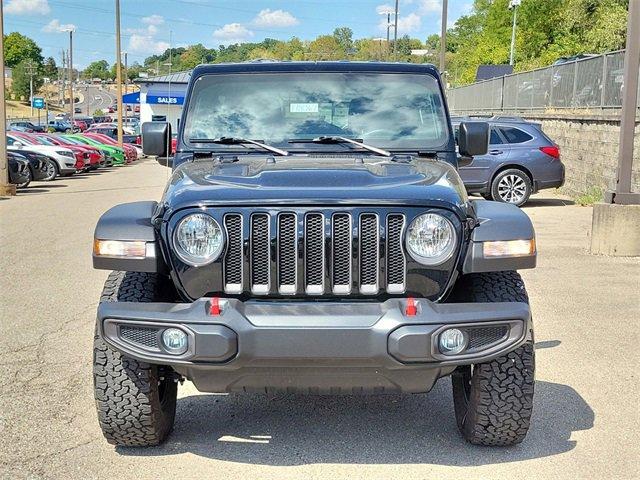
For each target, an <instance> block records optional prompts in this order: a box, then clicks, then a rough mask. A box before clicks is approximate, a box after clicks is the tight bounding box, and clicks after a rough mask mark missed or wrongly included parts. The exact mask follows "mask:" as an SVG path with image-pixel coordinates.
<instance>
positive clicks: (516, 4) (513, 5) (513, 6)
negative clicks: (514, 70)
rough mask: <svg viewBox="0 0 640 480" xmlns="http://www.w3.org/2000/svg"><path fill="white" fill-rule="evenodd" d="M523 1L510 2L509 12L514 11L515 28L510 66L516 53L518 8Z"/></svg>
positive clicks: (512, 36) (512, 32)
mask: <svg viewBox="0 0 640 480" xmlns="http://www.w3.org/2000/svg"><path fill="white" fill-rule="evenodd" d="M521 1H522V0H510V1H509V10H513V26H512V27H511V53H510V54H509V65H513V62H514V55H515V52H516V19H517V17H518V7H519V6H520V2H521Z"/></svg>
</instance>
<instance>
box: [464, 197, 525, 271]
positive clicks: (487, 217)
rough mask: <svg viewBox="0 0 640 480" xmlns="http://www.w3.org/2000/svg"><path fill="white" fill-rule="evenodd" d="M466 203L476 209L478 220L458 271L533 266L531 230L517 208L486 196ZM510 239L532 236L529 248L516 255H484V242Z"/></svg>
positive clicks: (519, 268)
mask: <svg viewBox="0 0 640 480" xmlns="http://www.w3.org/2000/svg"><path fill="white" fill-rule="evenodd" d="M470 203H471V204H472V208H473V209H474V210H475V212H476V218H477V220H478V223H477V225H476V227H475V228H474V229H473V231H472V233H471V241H470V243H469V248H468V249H467V255H466V257H465V260H464V263H463V266H462V273H464V274H467V273H476V272H499V271H504V270H521V269H526V268H535V266H536V260H537V249H536V248H535V230H534V228H533V224H532V223H531V219H530V218H529V216H528V215H527V214H526V213H524V212H523V211H522V210H521V209H520V208H518V207H516V206H515V205H511V204H509V203H501V202H492V201H488V200H472V201H471V202H470ZM513 240H532V241H533V245H534V248H533V251H532V252H531V253H529V254H526V255H518V256H500V257H486V256H485V254H484V243H485V242H508V241H513Z"/></svg>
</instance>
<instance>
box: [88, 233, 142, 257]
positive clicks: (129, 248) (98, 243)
mask: <svg viewBox="0 0 640 480" xmlns="http://www.w3.org/2000/svg"><path fill="white" fill-rule="evenodd" d="M146 253H147V243H146V242H143V241H137V240H136V241H124V240H99V239H97V238H96V239H94V241H93V254H94V255H96V256H99V257H127V258H145V256H146Z"/></svg>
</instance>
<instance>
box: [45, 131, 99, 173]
mask: <svg viewBox="0 0 640 480" xmlns="http://www.w3.org/2000/svg"><path fill="white" fill-rule="evenodd" d="M40 137H44V138H46V139H47V140H48V141H49V142H51V143H52V144H54V145H60V146H61V147H62V146H63V147H65V148H68V149H70V150H72V151H74V152H76V151H80V152H83V160H84V162H85V170H97V169H98V168H100V167H101V166H103V165H104V162H105V158H104V154H103V153H102V152H101V151H100V150H98V149H96V148H93V147H91V146H89V145H78V144H76V143H71V142H70V141H69V140H68V139H66V138H64V137H56V136H55V135H51V134H48V133H42V134H40Z"/></svg>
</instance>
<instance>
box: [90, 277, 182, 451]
mask: <svg viewBox="0 0 640 480" xmlns="http://www.w3.org/2000/svg"><path fill="white" fill-rule="evenodd" d="M167 283H168V282H166V281H165V279H164V278H163V277H161V276H159V275H157V274H152V273H139V272H112V273H110V274H109V277H108V278H107V281H106V282H105V285H104V290H103V292H102V297H101V298H100V301H101V302H118V301H121V302H157V301H171V300H173V298H171V297H170V295H171V289H170V287H169V286H168V284H167ZM93 383H94V394H95V400H96V407H97V411H98V421H99V422H100V428H101V429H102V433H103V434H104V436H105V438H106V439H107V441H108V442H109V443H111V444H113V445H118V446H127V447H134V446H135V447H144V446H152V445H158V444H160V443H162V441H163V440H164V439H165V438H166V437H167V435H168V434H169V432H170V431H171V429H172V427H173V422H174V418H175V412H176V398H177V392H178V386H177V383H176V377H175V375H174V374H173V371H172V370H171V369H170V368H169V367H162V366H158V365H151V364H148V363H145V362H140V361H137V360H134V359H132V358H129V357H127V356H125V355H123V354H121V353H120V352H118V351H116V350H114V349H112V348H111V347H109V346H108V345H107V344H106V343H105V342H104V341H103V340H102V339H100V337H99V336H98V334H97V326H96V335H95V337H94V347H93Z"/></svg>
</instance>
